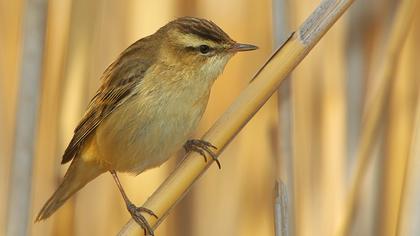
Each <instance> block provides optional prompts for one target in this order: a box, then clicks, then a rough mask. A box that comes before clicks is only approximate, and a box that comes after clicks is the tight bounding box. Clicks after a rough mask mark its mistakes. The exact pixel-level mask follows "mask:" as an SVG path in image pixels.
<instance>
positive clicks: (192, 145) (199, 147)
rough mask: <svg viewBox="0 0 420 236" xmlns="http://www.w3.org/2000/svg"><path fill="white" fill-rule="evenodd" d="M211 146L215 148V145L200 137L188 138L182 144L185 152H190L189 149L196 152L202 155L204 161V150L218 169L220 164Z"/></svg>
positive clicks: (205, 158) (205, 157)
mask: <svg viewBox="0 0 420 236" xmlns="http://www.w3.org/2000/svg"><path fill="white" fill-rule="evenodd" d="M211 148H214V149H217V147H215V146H214V145H213V144H211V143H209V142H207V141H204V140H200V139H190V140H188V141H187V142H186V143H185V144H184V149H185V151H186V152H190V151H194V152H198V153H199V154H200V155H201V156H203V157H204V160H205V161H206V162H207V156H206V152H207V154H209V155H210V157H211V158H212V159H213V160H214V161H215V162H216V163H217V166H218V167H219V169H221V168H222V166H221V165H220V162H219V160H218V159H217V156H216V154H215V153H214V152H213V151H212V150H211Z"/></svg>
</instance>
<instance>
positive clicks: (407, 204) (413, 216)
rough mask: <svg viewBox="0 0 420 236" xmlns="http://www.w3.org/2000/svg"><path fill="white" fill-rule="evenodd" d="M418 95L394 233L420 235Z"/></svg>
mask: <svg viewBox="0 0 420 236" xmlns="http://www.w3.org/2000/svg"><path fill="white" fill-rule="evenodd" d="M419 168H420V95H418V98H417V108H416V115H415V119H414V131H413V134H412V140H411V153H410V155H409V157H408V159H407V163H406V165H405V176H404V183H403V187H402V191H401V203H400V211H399V215H398V224H397V229H396V235H402V236H415V235H420V225H419V224H418V222H419V221H420V187H419V184H418V183H419V181H420V172H419Z"/></svg>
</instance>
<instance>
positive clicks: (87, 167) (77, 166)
mask: <svg viewBox="0 0 420 236" xmlns="http://www.w3.org/2000/svg"><path fill="white" fill-rule="evenodd" d="M103 172H105V171H104V170H103V169H102V168H101V167H100V166H99V165H97V164H96V163H92V162H85V161H84V160H83V159H82V158H75V159H74V160H73V162H72V163H71V165H70V167H69V169H68V170H67V172H66V174H65V176H64V179H63V182H62V183H61V184H60V186H58V189H57V190H56V191H55V192H54V194H53V195H52V196H51V197H50V199H48V201H47V202H46V203H45V204H44V206H43V207H42V209H41V211H40V212H39V213H38V216H37V217H36V220H35V222H38V221H41V220H44V219H46V218H48V217H50V216H51V215H52V214H53V213H54V212H55V211H57V209H58V208H60V207H61V206H62V205H63V204H64V203H65V202H66V200H67V199H69V198H70V197H71V196H72V195H73V194H74V193H75V192H77V191H78V190H79V189H81V188H82V187H84V186H85V185H86V184H87V183H89V182H90V181H91V180H93V179H94V178H96V177H97V176H98V175H100V174H102V173H103Z"/></svg>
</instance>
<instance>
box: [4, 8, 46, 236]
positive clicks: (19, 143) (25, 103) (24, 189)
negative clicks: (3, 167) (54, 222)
mask: <svg viewBox="0 0 420 236" xmlns="http://www.w3.org/2000/svg"><path fill="white" fill-rule="evenodd" d="M46 12H47V1H46V0H34V1H27V3H26V4H24V17H23V24H22V30H23V31H22V32H23V35H22V54H21V57H22V66H21V70H20V81H19V94H18V107H17V113H16V114H17V115H16V131H15V143H14V156H13V159H12V166H11V173H10V184H9V196H8V213H7V225H6V235H10V236H11V235H26V234H27V233H28V222H31V221H30V220H29V218H30V217H29V215H30V213H29V211H30V204H31V189H32V163H33V158H34V154H35V138H34V137H35V136H36V129H37V126H38V123H37V121H38V112H37V108H38V101H39V96H40V90H41V88H40V84H41V78H42V59H43V56H44V54H43V49H44V35H45V30H46V28H45V18H46Z"/></svg>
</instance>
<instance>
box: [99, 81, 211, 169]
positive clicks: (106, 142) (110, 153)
mask: <svg viewBox="0 0 420 236" xmlns="http://www.w3.org/2000/svg"><path fill="white" fill-rule="evenodd" d="M165 86H166V87H165ZM143 89H144V88H143ZM149 89H150V90H148V91H142V90H141V89H140V90H139V92H138V93H137V95H135V96H132V97H131V98H130V99H129V100H128V101H126V102H125V104H123V105H121V106H120V107H119V108H118V109H117V110H116V111H114V112H113V113H112V114H111V115H110V116H109V118H108V119H106V120H105V122H104V124H102V125H100V127H98V131H97V135H96V136H97V144H98V146H99V148H100V150H101V157H100V158H101V161H102V162H103V163H105V164H106V165H108V166H109V167H108V168H112V169H116V170H118V171H125V172H133V173H136V174H138V173H141V172H142V171H144V170H146V169H149V168H152V167H155V166H158V165H160V164H162V163H163V162H164V161H166V160H167V159H168V158H169V157H170V156H171V155H172V154H173V153H174V152H175V151H176V150H178V149H180V148H181V147H182V145H183V144H184V143H185V141H186V140H187V138H188V136H189V135H190V134H191V132H192V131H194V130H195V128H196V127H197V125H198V123H199V121H200V119H201V117H202V115H203V113H204V110H205V108H206V106H207V101H208V97H209V94H210V88H209V87H207V88H206V87H205V86H202V87H200V86H198V87H195V88H191V87H189V86H184V87H183V86H178V87H174V88H172V89H171V87H170V86H167V85H165V84H163V85H161V87H153V88H149Z"/></svg>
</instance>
